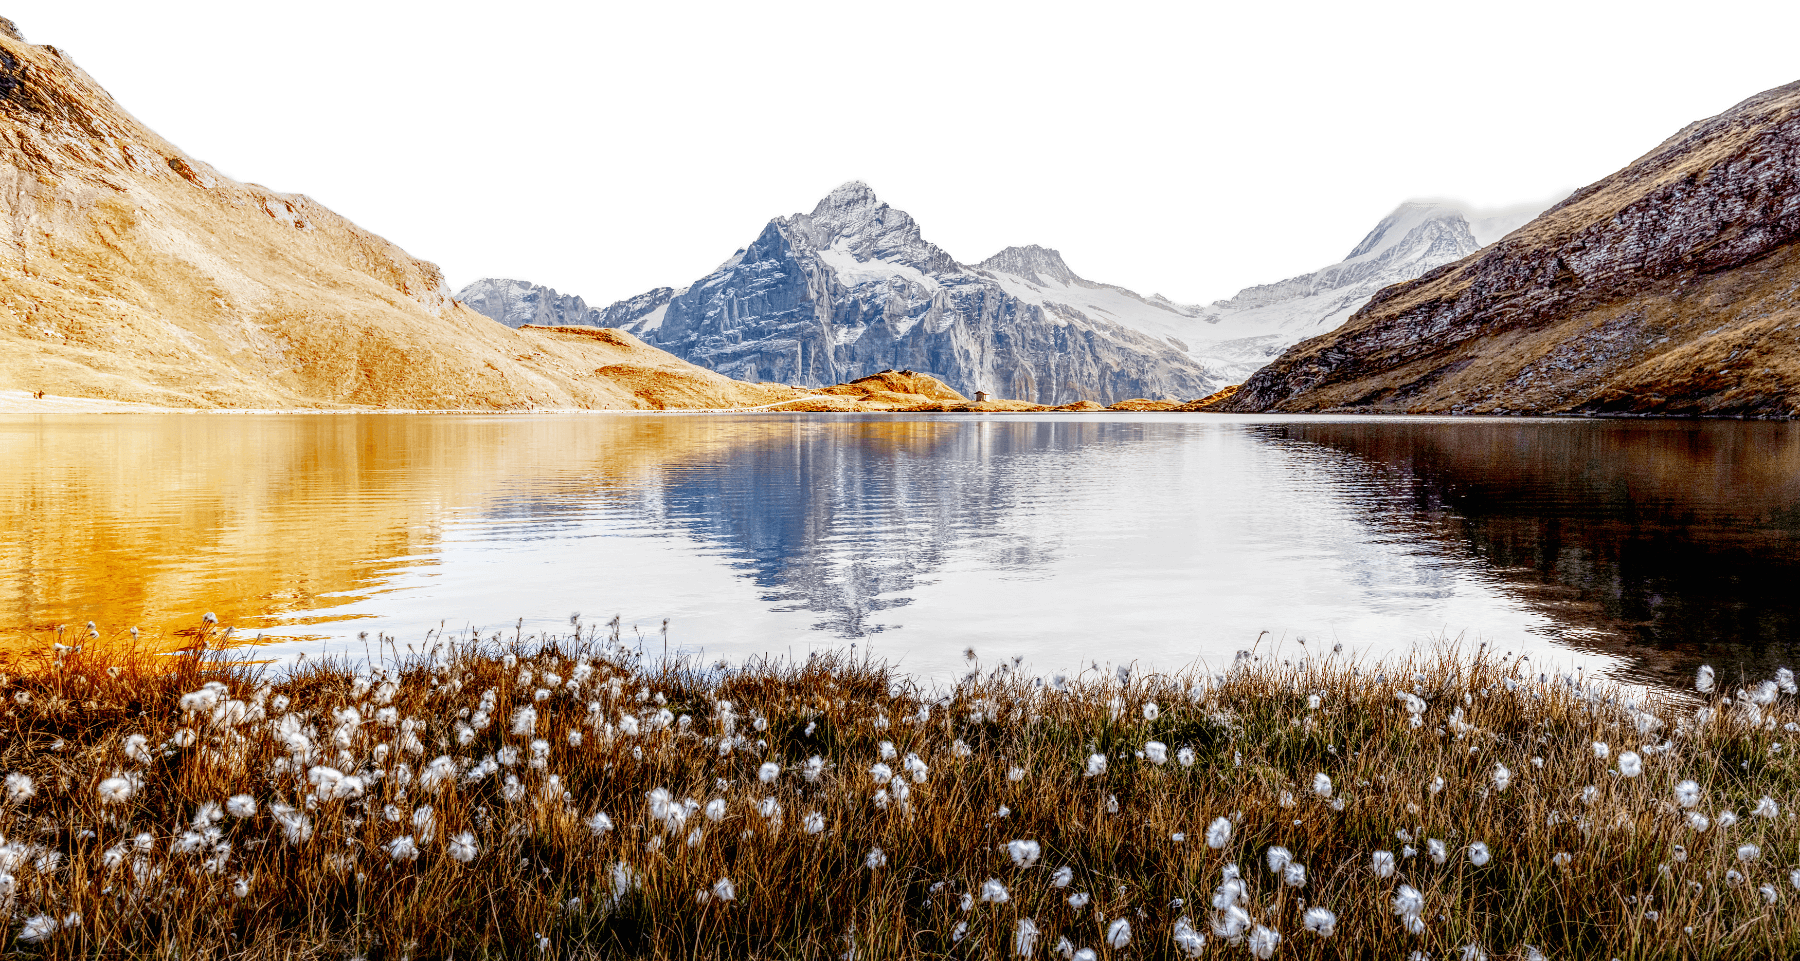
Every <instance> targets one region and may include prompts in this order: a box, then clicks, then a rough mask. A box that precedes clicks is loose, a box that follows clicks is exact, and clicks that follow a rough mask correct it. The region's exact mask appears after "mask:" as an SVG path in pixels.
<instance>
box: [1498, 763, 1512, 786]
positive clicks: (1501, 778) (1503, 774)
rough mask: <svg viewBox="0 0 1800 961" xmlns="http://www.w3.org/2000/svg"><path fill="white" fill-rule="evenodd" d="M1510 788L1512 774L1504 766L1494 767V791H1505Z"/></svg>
mask: <svg viewBox="0 0 1800 961" xmlns="http://www.w3.org/2000/svg"><path fill="white" fill-rule="evenodd" d="M1509 787H1512V772H1511V771H1508V770H1507V769H1506V765H1504V764H1496V765H1494V790H1496V791H1505V790H1506V789H1507V788H1509Z"/></svg>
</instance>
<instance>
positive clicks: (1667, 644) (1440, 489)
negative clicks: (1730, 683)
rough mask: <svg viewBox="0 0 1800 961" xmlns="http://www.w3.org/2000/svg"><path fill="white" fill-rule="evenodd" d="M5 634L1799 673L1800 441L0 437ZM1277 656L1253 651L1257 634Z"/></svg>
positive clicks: (1604, 436)
mask: <svg viewBox="0 0 1800 961" xmlns="http://www.w3.org/2000/svg"><path fill="white" fill-rule="evenodd" d="M0 452H3V453H4V457H5V460H4V463H5V465H6V469H5V470H4V472H0V638H4V639H5V643H6V644H8V645H9V646H10V647H11V648H13V649H15V650H17V649H22V648H28V647H32V646H35V647H37V648H40V649H41V648H42V647H44V646H46V645H47V644H48V639H49V634H48V631H49V630H50V629H51V628H52V627H53V626H54V625H57V624H65V623H66V624H70V625H80V624H83V623H85V622H86V621H88V620H93V621H96V622H98V624H99V625H100V628H101V630H102V632H103V633H105V634H107V635H116V634H118V633H120V632H123V631H125V630H126V629H128V628H129V627H131V626H133V625H137V626H140V627H142V628H143V629H144V631H145V632H146V636H149V637H153V638H155V639H157V641H158V642H159V643H162V644H164V645H165V646H167V647H176V646H180V644H182V643H183V641H181V639H180V637H179V632H180V631H183V630H191V629H192V628H193V627H194V626H195V625H196V624H197V623H198V621H199V618H200V616H201V614H202V613H203V612H205V611H209V610H210V611H216V612H217V613H218V615H219V617H220V619H221V621H222V623H223V624H229V625H235V627H236V630H237V632H238V636H239V637H240V638H242V637H244V636H253V635H255V634H263V635H266V637H265V642H266V644H267V646H268V649H269V653H270V654H272V655H275V656H283V657H291V656H294V655H296V654H297V653H298V652H300V651H308V652H312V653H314V654H317V653H320V652H344V653H351V654H356V655H360V654H361V653H362V652H363V651H364V648H365V645H364V643H363V642H362V641H360V640H358V639H357V637H358V635H359V633H362V632H368V633H369V634H370V635H371V636H373V635H375V634H377V633H386V634H390V635H394V636H396V637H397V638H398V639H399V644H400V645H401V646H402V647H404V646H405V645H406V644H407V643H409V642H420V641H422V639H423V638H424V636H425V632H426V631H427V630H430V629H435V628H438V627H439V625H440V624H442V625H444V626H445V627H446V628H447V629H448V630H449V631H451V632H452V633H456V632H461V631H463V630H468V629H476V630H481V631H484V632H492V631H495V630H500V629H505V630H506V631H507V632H508V633H509V634H510V633H511V630H512V628H513V626H514V624H515V623H516V622H517V620H518V619H520V618H523V619H524V623H525V628H526V630H527V631H531V630H534V629H536V630H542V629H546V628H558V627H566V626H567V623H568V618H569V616H570V614H571V613H573V612H577V611H579V612H581V613H582V615H583V616H584V617H585V618H586V619H587V620H588V621H590V622H592V621H604V620H606V619H608V618H610V617H611V616H612V615H614V614H619V615H622V616H623V618H624V622H625V624H626V625H628V630H627V634H628V636H630V635H631V631H630V629H629V626H631V625H636V626H638V627H639V628H641V630H642V633H643V635H644V636H645V638H646V641H645V644H646V647H647V648H649V649H650V650H652V651H660V650H661V649H662V646H663V644H664V637H663V634H662V633H661V631H662V622H663V619H664V618H668V619H669V627H668V635H667V638H668V644H669V646H670V648H671V650H679V651H682V652H687V653H704V654H705V655H706V656H708V657H714V656H717V657H726V658H732V659H737V658H742V657H745V656H748V655H752V654H761V653H765V652H769V653H776V654H781V655H788V654H790V653H791V654H793V655H795V656H803V655H804V654H805V652H807V651H809V650H813V649H819V648H845V647H848V646H849V645H851V644H856V645H858V650H859V651H861V650H869V651H873V653H874V654H875V655H876V656H878V657H887V658H889V659H892V660H896V661H898V662H899V663H900V664H901V665H902V666H903V667H905V668H907V669H909V670H912V671H915V672H918V673H920V674H923V675H927V676H936V677H942V676H946V675H948V674H951V673H954V672H957V671H959V670H961V669H962V667H963V653H962V652H963V651H964V649H965V648H970V647H973V648H974V649H975V650H976V651H977V652H978V653H979V654H980V655H981V656H982V658H983V659H984V660H986V661H988V662H990V663H991V662H993V661H994V660H996V659H998V658H1000V657H1010V656H1014V655H1021V656H1023V657H1024V658H1025V659H1026V661H1027V662H1028V664H1030V665H1032V666H1034V667H1036V668H1037V669H1040V670H1046V671H1048V670H1056V669H1065V668H1070V667H1075V666H1078V665H1086V664H1088V663H1090V662H1095V661H1098V662H1101V663H1102V664H1105V663H1109V662H1111V663H1119V662H1124V661H1130V660H1136V661H1138V662H1140V663H1141V664H1144V665H1154V666H1160V667H1175V666H1180V665H1185V664H1187V663H1189V662H1191V661H1193V660H1195V659H1196V658H1207V659H1213V660H1215V661H1216V660H1224V659H1229V658H1230V656H1231V654H1232V653H1233V652H1234V651H1236V650H1238V649H1240V648H1248V647H1250V646H1251V645H1252V644H1253V643H1256V642H1257V640H1258V638H1259V636H1262V642H1261V643H1262V649H1263V650H1269V649H1270V646H1271V645H1272V644H1276V643H1279V644H1280V650H1283V651H1290V652H1294V653H1298V652H1299V650H1300V647H1299V640H1300V639H1301V638H1302V637H1304V638H1305V639H1307V641H1308V643H1309V644H1311V645H1313V646H1315V647H1316V646H1321V645H1322V646H1326V647H1329V646H1330V645H1332V644H1334V643H1342V644H1344V645H1345V646H1346V647H1348V648H1352V649H1355V650H1357V651H1363V652H1369V653H1372V654H1380V653H1385V652H1390V651H1399V650H1405V649H1408V648H1410V647H1412V646H1414V645H1416V644H1420V643H1431V642H1433V641H1435V640H1438V639H1443V638H1458V637H1460V638H1462V639H1463V640H1464V642H1465V643H1466V644H1468V645H1470V646H1473V645H1474V644H1476V643H1479V642H1487V643H1489V644H1492V645H1496V646H1498V647H1500V648H1501V649H1503V650H1511V651H1519V650H1532V651H1542V652H1547V653H1550V654H1551V655H1552V657H1553V659H1556V660H1558V661H1560V662H1563V663H1579V664H1583V665H1586V666H1588V667H1590V668H1592V669H1598V670H1603V671H1607V672H1610V673H1613V674H1615V675H1616V676H1621V677H1626V678H1631V679H1646V680H1647V679H1655V678H1663V679H1668V678H1675V677H1679V676H1680V675H1683V674H1685V673H1686V672H1687V671H1689V670H1691V669H1692V667H1693V666H1694V665H1696V664H1698V663H1699V662H1700V661H1701V660H1702V659H1705V660H1708V661H1711V662H1712V663H1714V664H1715V665H1717V666H1720V667H1721V668H1723V671H1722V673H1725V674H1726V675H1728V676H1732V675H1735V673H1736V671H1737V670H1738V669H1739V668H1740V667H1742V668H1743V669H1745V670H1747V671H1750V672H1752V673H1756V674H1766V673H1767V672H1768V671H1770V670H1772V668H1773V667H1774V666H1775V665H1777V664H1784V663H1792V662H1793V661H1794V660H1796V658H1795V657H1794V654H1795V648H1796V646H1797V644H1796V629H1797V628H1800V588H1797V585H1800V428H1796V427H1793V426H1790V425H1786V424H1765V423H1738V422H1711V423H1708V422H1673V421H1656V422H1640V421H1578V420H1518V419H1469V418H1457V419H1395V418H1381V419H1376V418H1337V417H1282V418H1268V417H1264V418H1247V417H1223V416H1208V415H1167V414H1150V415H1100V416H1095V415H1070V416H1066V417H1056V416H1032V417H1012V418H1008V417H993V416H987V417H984V416H975V415H970V416H954V415H952V416H946V415H935V416H919V417H910V416H906V415H876V416H855V415H781V414H771V415H744V416H643V415H543V416H494V417H484V416H429V415H420V416H414V415H303V416H277V415H267V416H265V415H230V414H171V415H110V416H11V417H5V418H0ZM1264 632H1267V634H1266V636H1264Z"/></svg>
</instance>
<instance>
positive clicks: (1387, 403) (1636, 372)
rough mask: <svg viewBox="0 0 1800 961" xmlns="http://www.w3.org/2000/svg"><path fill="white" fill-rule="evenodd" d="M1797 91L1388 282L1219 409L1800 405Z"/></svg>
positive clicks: (1752, 411) (1701, 127) (1668, 144)
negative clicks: (1442, 261)
mask: <svg viewBox="0 0 1800 961" xmlns="http://www.w3.org/2000/svg"><path fill="white" fill-rule="evenodd" d="M1797 237H1800V83H1796V84H1789V85H1787V86H1785V87H1779V88H1777V89H1774V90H1770V91H1768V92H1766V93H1763V94H1759V95H1757V96H1755V97H1752V98H1750V99H1748V100H1746V101H1744V102H1743V103H1740V104H1738V105H1737V106H1735V107H1733V108H1731V109H1730V110H1727V111H1726V112H1724V113H1722V114H1720V115H1718V116H1716V117H1712V118H1710V119H1707V120H1703V121H1700V122H1697V123H1694V124H1691V125H1689V126H1688V127H1687V128H1685V129H1683V130H1682V131H1680V132H1679V133H1677V134H1675V135H1674V136H1673V137H1671V138H1669V139H1668V140H1667V141H1664V142H1663V143H1662V144H1661V145H1660V146H1658V147H1657V148H1656V149H1655V150H1653V151H1651V152H1650V153H1648V154H1646V155H1644V156H1643V157H1641V158H1639V159H1638V160H1636V161H1635V162H1633V163H1632V164H1631V165H1629V166H1627V167H1626V168H1625V169H1623V170H1621V171H1619V172H1618V173H1616V174H1613V175H1612V176H1610V177H1607V178H1606V179H1604V180H1601V181H1599V182H1598V183H1595V184H1593V185H1591V186H1589V187H1586V188H1584V189H1583V190H1580V191H1578V192H1577V193H1575V194H1574V195H1573V196H1571V197H1570V198H1569V199H1568V200H1566V201H1564V202H1563V203H1561V204H1559V205H1557V206H1556V207H1554V208H1552V209H1550V210H1549V211H1547V212H1545V213H1544V214H1543V215H1542V216H1540V217H1538V218H1537V219H1536V220H1534V221H1532V222H1531V223H1529V224H1527V225H1526V226H1524V227H1522V228H1520V229H1519V230H1517V231H1515V232H1514V233H1512V234H1511V235H1509V236H1508V237H1506V238H1505V239H1504V240H1502V241H1500V242H1499V243H1498V244H1495V245H1493V246H1492V247H1489V248H1487V249H1485V250H1483V251H1481V252H1480V253H1478V254H1475V255H1473V256H1471V257H1469V258H1466V259H1464V260H1462V261H1459V262H1457V263H1455V264H1451V265H1448V266H1446V267H1443V268H1440V269H1438V270H1436V271H1433V272H1431V273H1429V274H1426V275H1425V276H1423V277H1421V278H1419V279H1418V280H1415V281H1411V282H1409V283H1405V284H1396V285H1395V286H1392V287H1389V288H1387V289H1385V290H1383V291H1382V292H1380V293H1378V294H1377V295H1376V296H1375V298H1374V299H1373V300H1371V301H1370V302H1369V304H1368V306H1366V307H1364V308H1363V309H1362V310H1361V311H1358V312H1357V313H1356V314H1355V315H1354V316H1352V317H1351V318H1350V320H1349V321H1348V322H1346V323H1345V324H1344V326H1342V327H1340V328H1338V329H1337V330H1335V331H1332V332H1331V333H1329V334H1325V335H1323V336H1320V337H1315V338H1313V339H1311V340H1308V341H1305V342H1303V343H1301V344H1299V345H1297V346H1295V347H1294V348H1292V349H1290V350H1289V351H1288V352H1287V353H1286V354H1284V355H1282V357H1281V358H1280V359H1278V360H1277V361H1276V362H1275V363H1273V364H1271V365H1269V366H1268V367H1265V368H1263V370H1261V371H1259V372H1258V373H1257V374H1256V375H1255V376H1254V377H1252V378H1251V379H1250V380H1249V381H1248V382H1247V383H1246V384H1245V385H1244V387H1243V389H1242V390H1241V391H1240V392H1239V393H1238V394H1237V395H1236V396H1235V397H1234V398H1232V399H1231V400H1230V401H1228V402H1226V403H1225V404H1223V405H1221V406H1220V408H1219V409H1223V410H1238V411H1317V410H1345V409H1349V410H1358V409H1360V410H1375V411H1389V412H1419V413H1424V412H1464V413H1480V412H1519V413H1552V412H1587V413H1604V412H1616V413H1623V412H1632V413H1659V414H1698V415H1760V416H1783V417H1785V416H1791V415H1792V414H1793V413H1795V411H1796V409H1797V403H1800V249H1797V245H1796V242H1795V241H1796V238H1797Z"/></svg>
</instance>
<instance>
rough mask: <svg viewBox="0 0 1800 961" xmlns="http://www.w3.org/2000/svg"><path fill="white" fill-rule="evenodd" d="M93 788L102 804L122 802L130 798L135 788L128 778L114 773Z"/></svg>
mask: <svg viewBox="0 0 1800 961" xmlns="http://www.w3.org/2000/svg"><path fill="white" fill-rule="evenodd" d="M95 790H96V792H97V793H98V794H99V795H100V803H102V804H124V803H126V802H127V801H130V800H131V795H132V793H133V792H134V790H135V788H134V786H133V785H132V783H131V780H130V779H129V778H125V777H120V776H118V775H114V776H112V777H109V778H107V779H106V780H104V781H101V782H100V786H99V787H98V788H96V789H95Z"/></svg>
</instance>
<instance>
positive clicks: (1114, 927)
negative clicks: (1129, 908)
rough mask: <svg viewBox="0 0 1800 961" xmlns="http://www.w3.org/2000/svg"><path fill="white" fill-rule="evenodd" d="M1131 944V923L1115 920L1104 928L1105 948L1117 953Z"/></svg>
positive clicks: (1120, 919) (1121, 919) (1119, 919)
mask: <svg viewBox="0 0 1800 961" xmlns="http://www.w3.org/2000/svg"><path fill="white" fill-rule="evenodd" d="M1130 943H1131V922H1130V921H1127V920H1125V919H1124V918H1116V919H1114V920H1113V922H1112V923H1111V924H1109V925H1107V926H1106V946H1107V947H1109V948H1111V949H1113V950H1114V951H1117V950H1119V949H1121V948H1123V947H1125V946H1126V945H1128V944H1130Z"/></svg>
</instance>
